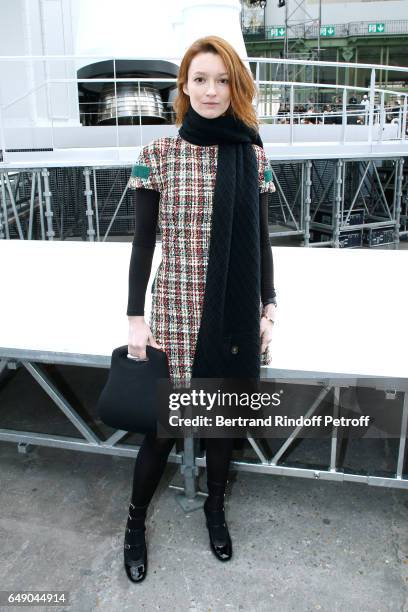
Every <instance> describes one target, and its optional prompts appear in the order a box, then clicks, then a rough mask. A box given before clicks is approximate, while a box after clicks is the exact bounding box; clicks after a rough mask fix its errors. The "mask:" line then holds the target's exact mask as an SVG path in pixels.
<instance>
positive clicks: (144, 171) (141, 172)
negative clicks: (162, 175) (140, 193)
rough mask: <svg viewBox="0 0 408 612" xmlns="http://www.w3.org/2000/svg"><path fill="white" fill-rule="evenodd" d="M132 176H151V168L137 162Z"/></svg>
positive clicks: (133, 167)
mask: <svg viewBox="0 0 408 612" xmlns="http://www.w3.org/2000/svg"><path fill="white" fill-rule="evenodd" d="M131 176H139V177H140V178H144V179H146V178H149V176H150V168H149V166H142V165H140V164H136V165H135V166H132V174H131Z"/></svg>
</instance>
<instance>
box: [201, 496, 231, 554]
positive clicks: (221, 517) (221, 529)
mask: <svg viewBox="0 0 408 612" xmlns="http://www.w3.org/2000/svg"><path fill="white" fill-rule="evenodd" d="M204 513H205V516H206V519H207V528H208V533H209V536H210V544H211V550H212V551H213V553H214V554H215V556H216V557H217V559H219V560H220V561H229V560H230V559H231V557H232V542H231V537H230V534H229V531H228V526H227V523H226V522H225V513H224V495H222V496H214V495H211V496H209V497H207V499H206V500H205V502H204Z"/></svg>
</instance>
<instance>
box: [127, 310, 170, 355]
mask: <svg viewBox="0 0 408 612" xmlns="http://www.w3.org/2000/svg"><path fill="white" fill-rule="evenodd" d="M128 318H129V338H128V352H129V354H130V355H133V356H134V357H139V359H146V345H147V344H149V345H150V346H153V347H154V348H157V349H159V350H161V351H162V350H164V349H163V347H162V346H161V345H160V344H158V343H157V342H156V340H155V339H154V338H153V334H152V332H151V329H150V327H149V326H148V325H147V323H146V321H145V320H144V317H142V316H140V317H139V316H131V317H128Z"/></svg>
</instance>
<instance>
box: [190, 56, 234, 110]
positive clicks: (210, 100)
mask: <svg viewBox="0 0 408 612" xmlns="http://www.w3.org/2000/svg"><path fill="white" fill-rule="evenodd" d="M183 91H184V93H185V94H187V95H188V96H189V97H190V104H191V106H192V107H193V109H194V110H195V111H196V113H198V114H199V115H201V116H202V117H206V118H207V119H215V118H216V117H220V116H221V115H223V114H224V113H225V111H226V110H227V109H228V107H229V105H230V101H231V93H230V86H229V79H228V74H227V69H226V67H225V64H224V62H223V61H222V59H221V57H220V56H219V55H218V54H217V53H209V52H208V53H198V54H197V55H196V56H195V57H194V58H193V59H192V60H191V62H190V66H189V69H188V81H187V83H185V84H184V86H183Z"/></svg>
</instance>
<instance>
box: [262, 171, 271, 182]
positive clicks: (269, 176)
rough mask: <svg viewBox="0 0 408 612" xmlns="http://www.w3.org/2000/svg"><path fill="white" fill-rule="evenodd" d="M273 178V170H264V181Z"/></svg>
mask: <svg viewBox="0 0 408 612" xmlns="http://www.w3.org/2000/svg"><path fill="white" fill-rule="evenodd" d="M271 180H272V170H265V172H264V181H265V183H269V181H271Z"/></svg>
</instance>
